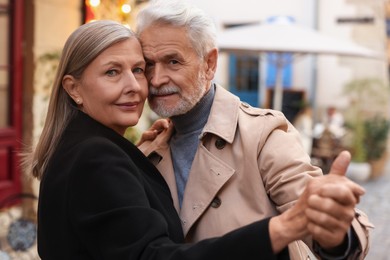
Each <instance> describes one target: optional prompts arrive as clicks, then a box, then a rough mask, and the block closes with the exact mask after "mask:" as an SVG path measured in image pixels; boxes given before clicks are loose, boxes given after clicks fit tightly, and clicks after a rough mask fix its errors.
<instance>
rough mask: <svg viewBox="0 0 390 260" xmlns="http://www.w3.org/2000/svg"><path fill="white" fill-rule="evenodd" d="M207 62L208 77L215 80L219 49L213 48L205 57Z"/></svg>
mask: <svg viewBox="0 0 390 260" xmlns="http://www.w3.org/2000/svg"><path fill="white" fill-rule="evenodd" d="M205 60H206V63H207V70H206V78H207V79H208V80H213V79H214V75H215V71H216V70H217V61H218V50H217V48H213V49H212V50H211V51H209V53H208V54H207V55H206V57H205Z"/></svg>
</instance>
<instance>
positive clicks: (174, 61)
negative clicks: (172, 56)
mask: <svg viewBox="0 0 390 260" xmlns="http://www.w3.org/2000/svg"><path fill="white" fill-rule="evenodd" d="M169 63H170V64H178V63H179V62H178V61H177V60H170V61H169Z"/></svg>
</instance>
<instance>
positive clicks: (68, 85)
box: [62, 75, 83, 105]
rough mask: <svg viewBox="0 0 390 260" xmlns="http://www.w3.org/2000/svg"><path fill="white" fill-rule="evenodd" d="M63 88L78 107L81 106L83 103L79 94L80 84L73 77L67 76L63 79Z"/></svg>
mask: <svg viewBox="0 0 390 260" xmlns="http://www.w3.org/2000/svg"><path fill="white" fill-rule="evenodd" d="M62 87H63V88H64V89H65V91H66V93H68V95H69V96H70V97H71V98H72V99H73V101H74V102H75V103H76V104H77V105H81V104H82V103H83V99H82V96H81V95H80V92H79V83H78V81H77V80H76V79H75V78H74V77H73V76H71V75H65V76H64V77H63V78H62Z"/></svg>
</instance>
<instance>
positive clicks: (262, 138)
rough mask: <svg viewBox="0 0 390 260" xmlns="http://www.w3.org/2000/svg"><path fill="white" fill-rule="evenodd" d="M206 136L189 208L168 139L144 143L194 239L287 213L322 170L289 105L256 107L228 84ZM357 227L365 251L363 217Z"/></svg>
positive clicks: (221, 90)
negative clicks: (286, 110)
mask: <svg viewBox="0 0 390 260" xmlns="http://www.w3.org/2000/svg"><path fill="white" fill-rule="evenodd" d="M200 140H201V142H200V144H199V147H198V150H197V152H196V155H195V159H194V162H193V164H192V168H191V171H190V174H189V178H188V182H187V185H186V189H185V192H184V198H183V204H182V208H181V209H180V208H179V203H178V197H177V188H176V182H175V175H174V171H173V166H172V160H171V154H170V151H169V146H168V144H166V143H159V144H156V142H155V143H144V144H142V146H141V147H140V149H141V150H142V151H143V152H144V153H145V154H146V155H147V156H149V158H150V159H151V160H152V162H154V164H155V165H156V167H157V168H158V169H159V170H160V172H161V173H162V175H163V176H164V178H165V180H166V181H167V183H168V185H169V187H170V189H171V193H172V198H173V201H174V204H175V207H176V209H177V211H178V213H179V215H180V218H181V221H182V226H183V230H184V234H185V236H186V239H187V241H198V240H201V239H204V238H209V237H214V236H220V235H223V234H225V233H226V232H228V231H231V230H233V229H236V228H238V227H241V226H243V225H246V224H249V223H252V222H254V221H256V220H259V219H263V218H266V217H270V216H274V215H276V214H278V213H280V212H283V211H285V210H287V209H288V208H290V207H291V206H292V205H293V204H294V203H295V201H296V200H297V198H298V196H299V195H300V194H301V193H302V192H303V190H304V188H305V185H306V182H307V181H308V180H309V179H310V178H313V177H316V176H320V175H322V172H321V170H320V169H319V168H317V167H314V166H312V165H311V164H310V157H309V156H308V155H307V154H306V153H305V152H304V150H303V147H302V144H301V143H300V139H299V134H298V132H297V130H296V129H295V128H294V127H293V126H292V125H291V124H290V123H289V122H288V121H287V119H286V118H285V117H284V115H283V114H282V113H281V112H278V111H274V110H269V109H259V108H254V107H251V106H249V105H248V104H246V103H243V102H241V101H240V100H239V99H238V98H237V97H236V96H234V95H233V94H231V93H230V92H228V91H226V90H225V89H224V88H222V87H220V86H217V87H216V93H215V98H214V102H213V105H212V108H211V112H210V115H209V118H208V121H207V124H206V125H205V127H204V129H203V131H202V134H201V136H200ZM367 223H368V222H367ZM356 227H357V228H358V229H361V230H357V233H358V235H359V239H360V241H361V243H362V245H361V247H362V248H363V251H364V253H363V254H361V255H364V254H365V253H366V252H365V251H366V249H367V247H368V242H367V236H368V233H367V232H363V231H367V230H366V229H362V227H361V225H360V224H359V223H357V225H356ZM355 229H356V228H355ZM308 244H310V242H308ZM291 246H293V245H291ZM291 246H290V252H291ZM290 254H291V253H290ZM292 254H295V253H294V252H293V253H292ZM303 254H306V253H305V252H303ZM305 257H306V256H305ZM293 258H294V257H293ZM300 259H302V258H300ZM355 259H356V256H355Z"/></svg>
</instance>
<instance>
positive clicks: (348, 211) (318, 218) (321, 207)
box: [269, 151, 364, 253]
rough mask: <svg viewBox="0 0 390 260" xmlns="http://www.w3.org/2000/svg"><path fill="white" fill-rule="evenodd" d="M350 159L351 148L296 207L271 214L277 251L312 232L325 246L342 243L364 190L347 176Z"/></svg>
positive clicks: (311, 184) (311, 183)
mask: <svg viewBox="0 0 390 260" xmlns="http://www.w3.org/2000/svg"><path fill="white" fill-rule="evenodd" d="M350 160H351V155H350V154H349V152H347V151H344V152H342V153H340V155H339V156H338V157H337V158H336V160H335V161H334V163H333V165H332V168H331V171H330V173H329V174H328V175H325V176H321V177H315V178H313V179H311V180H310V181H309V182H308V184H307V185H306V189H305V191H304V192H303V193H302V195H301V196H300V197H299V199H298V201H297V203H296V204H295V205H294V206H293V207H291V208H290V209H288V210H287V211H285V212H284V213H282V214H281V215H279V216H275V217H273V218H271V220H270V223H269V231H270V238H271V243H272V248H273V251H274V252H275V253H278V252H280V251H281V250H282V249H283V248H284V247H285V246H287V245H288V244H289V243H290V242H292V241H294V240H299V239H303V238H304V237H305V236H306V235H308V234H310V235H312V237H313V239H314V240H316V241H317V242H318V243H319V245H320V246H321V247H322V248H323V249H329V250H330V249H333V248H335V247H337V246H339V245H340V244H342V242H343V241H344V238H345V236H346V234H347V232H348V229H349V228H350V226H351V222H352V220H353V218H354V215H355V211H354V208H355V205H356V204H357V203H358V202H359V199H360V196H362V195H363V194H364V189H363V188H362V187H361V186H359V185H358V184H356V183H354V182H352V181H351V180H349V179H348V178H346V177H345V173H346V171H347V168H348V165H349V162H350Z"/></svg>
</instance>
